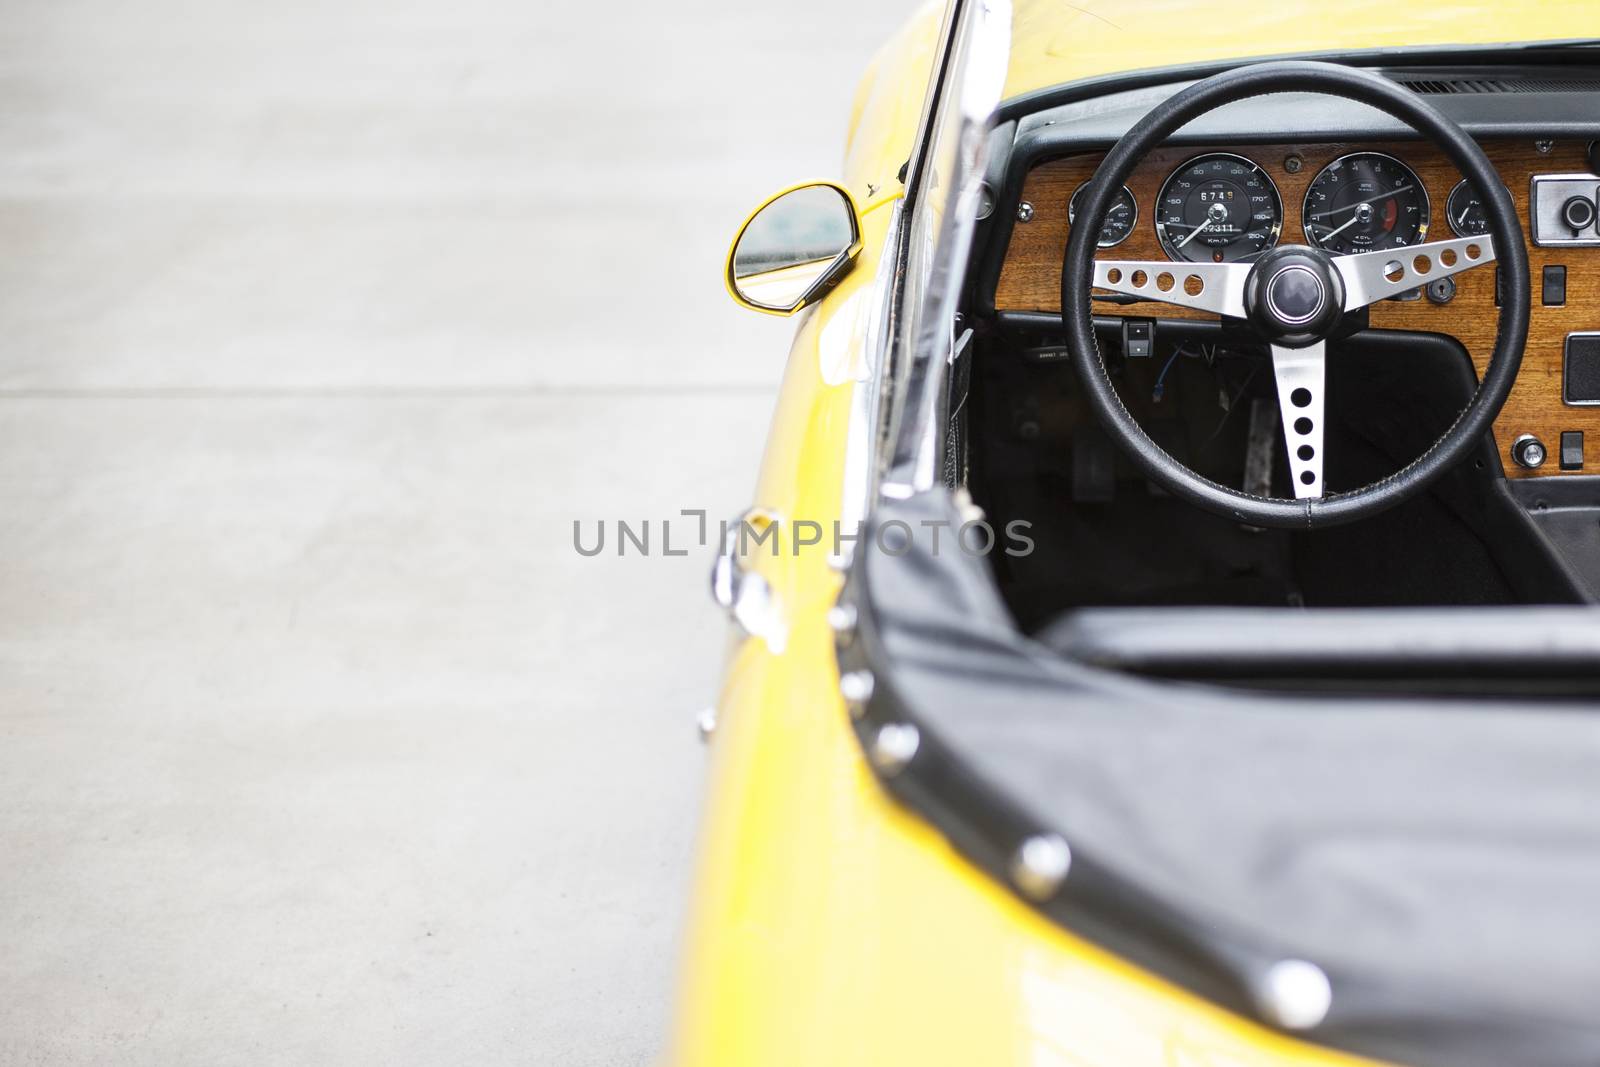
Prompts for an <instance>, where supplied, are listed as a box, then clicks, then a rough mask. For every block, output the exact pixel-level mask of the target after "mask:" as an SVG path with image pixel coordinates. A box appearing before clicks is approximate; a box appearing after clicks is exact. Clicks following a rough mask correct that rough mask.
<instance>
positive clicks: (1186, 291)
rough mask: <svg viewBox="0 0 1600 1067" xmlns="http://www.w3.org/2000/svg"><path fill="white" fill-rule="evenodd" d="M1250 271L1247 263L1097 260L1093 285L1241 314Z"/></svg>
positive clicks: (1145, 298) (1196, 306)
mask: <svg viewBox="0 0 1600 1067" xmlns="http://www.w3.org/2000/svg"><path fill="white" fill-rule="evenodd" d="M1249 274H1250V264H1248V263H1166V262H1162V261H1160V260H1150V261H1141V260H1096V261H1095V264H1094V288H1096V289H1106V290H1109V291H1111V292H1113V293H1122V294H1124V295H1125V296H1136V297H1139V298H1140V299H1143V300H1154V301H1159V302H1160V303H1163V304H1173V305H1176V306H1177V307H1186V308H1193V309H1194V310H1196V311H1209V312H1211V313H1212V314H1215V315H1229V316H1233V317H1235V318H1238V317H1241V316H1243V315H1244V283H1245V279H1246V278H1247V277H1248V276H1249Z"/></svg>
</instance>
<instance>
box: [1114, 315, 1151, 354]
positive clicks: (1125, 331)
mask: <svg viewBox="0 0 1600 1067" xmlns="http://www.w3.org/2000/svg"><path fill="white" fill-rule="evenodd" d="M1155 344H1156V324H1155V322H1154V321H1153V320H1151V319H1123V320H1122V354H1123V355H1124V356H1126V357H1127V358H1129V359H1149V358H1150V357H1151V355H1152V354H1154V352H1155Z"/></svg>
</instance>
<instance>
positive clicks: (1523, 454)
mask: <svg viewBox="0 0 1600 1067" xmlns="http://www.w3.org/2000/svg"><path fill="white" fill-rule="evenodd" d="M1511 458H1512V459H1514V460H1516V461H1517V466H1519V467H1525V468H1527V469H1528V470H1530V471H1531V470H1537V469H1538V468H1540V467H1542V466H1544V460H1545V451H1544V442H1543V441H1541V440H1539V439H1538V438H1537V437H1535V436H1533V434H1531V433H1525V434H1523V435H1522V436H1521V437H1519V438H1517V439H1516V440H1515V441H1513V442H1511Z"/></svg>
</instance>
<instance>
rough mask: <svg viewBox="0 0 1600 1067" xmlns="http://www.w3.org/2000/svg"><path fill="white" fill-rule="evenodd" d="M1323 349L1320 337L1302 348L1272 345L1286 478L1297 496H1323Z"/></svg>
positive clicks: (1302, 497) (1302, 498)
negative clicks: (1286, 452)
mask: <svg viewBox="0 0 1600 1067" xmlns="http://www.w3.org/2000/svg"><path fill="white" fill-rule="evenodd" d="M1325 356H1326V349H1325V347H1324V345H1323V343H1322V342H1321V341H1318V342H1317V343H1316V344H1314V345H1308V346H1307V347H1305V348H1284V347H1282V346H1280V345H1273V346H1272V373H1273V376H1274V377H1275V378H1276V379H1277V382H1278V414H1279V417H1280V418H1282V420H1283V443H1284V445H1285V446H1286V447H1287V449H1288V452H1289V480H1290V481H1291V482H1292V483H1293V485H1294V495H1295V499H1296V500H1307V499H1316V498H1319V497H1321V496H1322V468H1323V457H1322V443H1323V428H1322V416H1323V382H1324V380H1325V377H1326V374H1325V367H1324V364H1325Z"/></svg>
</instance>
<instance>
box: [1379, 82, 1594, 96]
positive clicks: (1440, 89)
mask: <svg viewBox="0 0 1600 1067" xmlns="http://www.w3.org/2000/svg"><path fill="white" fill-rule="evenodd" d="M1397 80H1398V81H1399V82H1400V84H1401V85H1403V86H1405V87H1406V88H1407V89H1410V90H1411V91H1412V92H1414V93H1420V94H1421V95H1423V96H1457V95H1461V94H1464V93H1590V92H1595V91H1597V90H1600V78H1400V79H1397Z"/></svg>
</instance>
